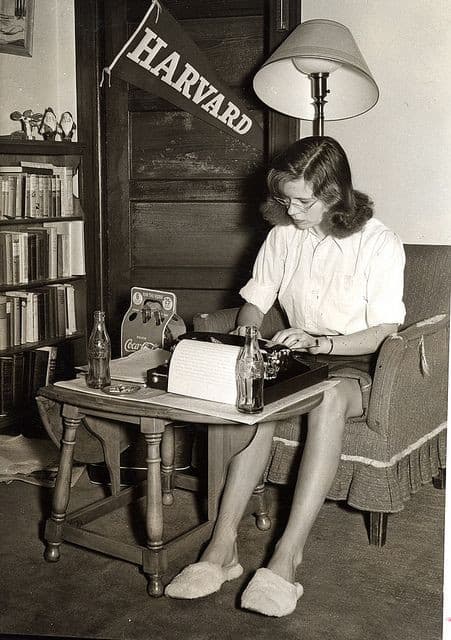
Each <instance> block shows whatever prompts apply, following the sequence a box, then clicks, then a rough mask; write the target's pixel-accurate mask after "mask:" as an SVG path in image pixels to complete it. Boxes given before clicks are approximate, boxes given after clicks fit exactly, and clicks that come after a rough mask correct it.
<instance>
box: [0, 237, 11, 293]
mask: <svg viewBox="0 0 451 640" xmlns="http://www.w3.org/2000/svg"><path fill="white" fill-rule="evenodd" d="M0 247H1V248H0V255H1V257H2V273H3V279H2V282H3V283H4V284H13V258H12V239H11V232H10V231H0Z"/></svg>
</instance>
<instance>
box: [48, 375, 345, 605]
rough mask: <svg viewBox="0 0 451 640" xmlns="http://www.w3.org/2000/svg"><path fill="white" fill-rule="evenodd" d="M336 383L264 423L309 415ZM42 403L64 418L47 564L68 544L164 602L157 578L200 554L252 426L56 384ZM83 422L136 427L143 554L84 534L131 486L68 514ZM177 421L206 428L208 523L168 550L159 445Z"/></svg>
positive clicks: (124, 500)
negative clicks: (115, 561)
mask: <svg viewBox="0 0 451 640" xmlns="http://www.w3.org/2000/svg"><path fill="white" fill-rule="evenodd" d="M334 384H336V383H335V382H333V381H325V382H323V383H321V386H320V389H321V390H319V391H314V392H313V395H311V396H310V397H308V398H305V399H303V400H302V401H300V402H297V403H296V404H293V405H291V406H289V407H288V408H286V409H284V410H282V411H279V412H278V413H276V414H273V415H272V416H270V417H268V418H267V419H266V421H267V422H269V421H274V420H281V419H284V418H287V417H289V416H292V415H300V414H303V413H307V412H308V411H310V410H311V409H313V408H314V407H316V406H317V405H318V404H319V403H320V402H321V400H322V397H323V391H324V389H325V388H327V385H331V386H333V385H334ZM316 387H318V385H316ZM316 387H315V388H316ZM312 389H313V388H312ZM39 396H40V398H47V399H48V400H52V401H56V402H58V403H60V405H61V407H62V409H61V411H62V417H63V437H62V440H61V453H60V460H59V467H58V474H57V478H56V484H55V488H54V491H53V500H52V512H51V516H50V518H48V519H47V522H46V528H45V541H46V550H45V554H44V557H45V559H46V560H47V561H49V562H56V561H57V560H59V557H60V546H61V544H62V542H63V541H67V542H71V543H73V544H77V545H79V546H82V547H86V548H88V549H92V550H95V551H98V552H101V553H105V554H107V555H110V556H113V557H115V558H119V559H122V560H124V561H127V562H131V563H134V564H137V565H139V566H142V567H143V572H144V574H146V576H147V577H148V587H147V590H148V593H149V595H151V596H160V595H162V593H163V583H162V575H163V573H164V571H165V570H166V568H167V562H168V561H169V562H170V561H171V558H175V557H177V554H179V553H180V552H181V551H182V550H183V551H184V552H186V550H187V547H189V548H190V549H191V550H192V551H193V553H197V552H198V551H199V548H200V546H201V544H202V542H204V541H205V540H207V539H208V538H209V537H210V535H211V531H212V528H213V525H214V521H215V518H216V514H217V510H218V502H219V497H220V495H221V491H222V488H223V485H224V481H225V475H226V472H227V467H228V465H229V462H230V460H231V458H232V457H233V456H234V455H236V454H237V453H238V452H240V451H242V450H243V449H244V448H245V447H247V446H248V445H249V443H250V442H251V440H252V438H253V436H254V434H255V431H256V425H252V426H249V425H244V424H237V423H236V422H230V421H226V420H224V419H223V418H217V417H214V416H210V415H203V414H199V413H193V412H188V411H185V410H181V409H173V408H168V407H165V406H161V405H149V404H145V403H141V402H136V401H131V400H128V399H126V398H124V397H121V398H119V397H112V396H107V395H104V394H99V395H91V394H88V393H83V392H80V391H76V390H73V389H66V388H63V387H60V386H55V385H51V386H48V387H44V388H43V389H40V391H39ZM39 396H38V401H39V399H40V398H39ZM85 417H94V418H96V417H97V418H101V419H106V420H112V421H116V422H127V423H130V424H135V425H137V426H138V427H139V429H140V432H141V433H142V434H143V436H144V438H145V440H146V443H147V458H146V463H147V479H146V481H145V482H144V483H143V486H142V488H141V496H142V495H146V517H145V529H146V537H147V544H146V546H145V547H144V546H140V545H137V544H136V545H132V544H127V543H124V542H122V541H119V540H114V539H112V538H108V537H107V536H105V535H102V534H99V533H95V532H93V531H88V530H86V529H84V528H83V527H84V525H86V524H87V523H89V522H93V521H94V520H96V519H97V518H98V517H100V516H103V515H105V514H107V513H110V512H111V511H113V510H115V509H117V508H119V507H121V506H124V505H126V504H128V503H130V502H132V500H133V499H136V497H137V495H136V488H135V487H128V488H127V489H124V490H122V491H120V492H119V493H118V494H117V495H112V496H109V497H107V498H104V499H102V500H99V501H97V502H95V503H93V504H91V505H88V506H86V507H83V508H81V509H78V510H76V511H73V512H72V513H69V514H67V508H68V505H69V499H70V480H71V472H72V462H73V451H74V445H75V441H76V434H77V428H78V427H79V425H80V423H81V421H82V420H83V418H85ZM174 422H175V423H177V422H181V423H186V422H189V423H193V424H204V425H208V426H207V427H206V428H207V433H208V436H207V437H208V463H207V464H208V469H207V485H208V487H207V493H208V495H207V514H206V517H207V519H206V521H205V522H202V523H201V524H199V525H197V526H195V527H193V528H192V529H190V530H189V531H187V532H186V533H184V534H182V535H181V536H179V537H177V538H175V539H173V540H171V541H169V542H166V543H165V542H163V497H162V483H161V459H160V453H161V452H160V445H161V440H162V434H163V432H164V430H165V429H166V428H167V427H168V425H170V424H171V423H174ZM167 471H168V469H166V472H167ZM169 471H170V470H169Z"/></svg>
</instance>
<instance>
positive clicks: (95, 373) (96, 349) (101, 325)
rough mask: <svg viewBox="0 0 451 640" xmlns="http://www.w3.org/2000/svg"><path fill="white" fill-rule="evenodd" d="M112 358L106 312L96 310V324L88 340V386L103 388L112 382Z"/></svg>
mask: <svg viewBox="0 0 451 640" xmlns="http://www.w3.org/2000/svg"><path fill="white" fill-rule="evenodd" d="M110 359H111V342H110V337H109V335H108V332H107V330H106V326H105V312H104V311H94V326H93V328H92V331H91V335H90V336H89V340H88V374H87V376H86V384H87V386H88V387H91V388H93V389H102V388H103V387H106V386H108V385H109V384H111V376H110Z"/></svg>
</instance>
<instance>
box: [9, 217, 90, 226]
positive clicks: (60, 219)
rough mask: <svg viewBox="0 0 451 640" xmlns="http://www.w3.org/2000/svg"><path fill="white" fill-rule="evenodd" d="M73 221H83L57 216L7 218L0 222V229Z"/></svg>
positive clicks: (79, 218) (78, 218)
mask: <svg viewBox="0 0 451 640" xmlns="http://www.w3.org/2000/svg"><path fill="white" fill-rule="evenodd" d="M73 220H84V218H83V217H82V216H64V217H62V216H59V217H58V218H8V220H0V227H11V226H16V225H18V224H21V225H23V224H25V225H33V224H34V223H35V222H37V223H39V224H41V223H43V222H72V221H73Z"/></svg>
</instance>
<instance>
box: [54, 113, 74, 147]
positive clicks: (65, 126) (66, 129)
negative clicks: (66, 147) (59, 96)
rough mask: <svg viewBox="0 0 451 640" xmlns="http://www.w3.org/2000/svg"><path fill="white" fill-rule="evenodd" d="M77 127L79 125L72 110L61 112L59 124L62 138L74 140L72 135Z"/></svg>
mask: <svg viewBox="0 0 451 640" xmlns="http://www.w3.org/2000/svg"><path fill="white" fill-rule="evenodd" d="M76 128H77V125H76V124H75V122H74V119H73V117H72V114H71V112H70V111H65V112H64V113H62V114H61V119H60V122H59V125H58V133H59V134H60V136H61V140H64V141H65V142H70V141H71V140H72V136H73V135H74V131H75V129H76Z"/></svg>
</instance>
